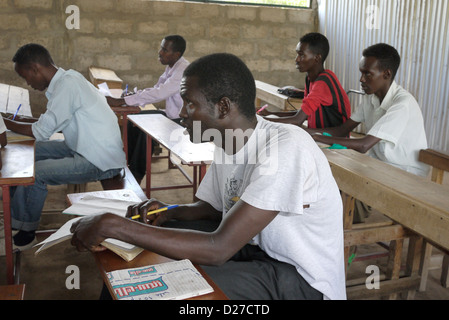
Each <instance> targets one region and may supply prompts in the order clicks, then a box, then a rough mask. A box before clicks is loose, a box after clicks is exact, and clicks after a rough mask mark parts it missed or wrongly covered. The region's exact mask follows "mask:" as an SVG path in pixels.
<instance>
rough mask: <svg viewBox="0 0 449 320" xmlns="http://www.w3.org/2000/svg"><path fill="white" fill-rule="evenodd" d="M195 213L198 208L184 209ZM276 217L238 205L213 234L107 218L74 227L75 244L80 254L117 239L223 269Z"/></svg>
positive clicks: (109, 215)
mask: <svg viewBox="0 0 449 320" xmlns="http://www.w3.org/2000/svg"><path fill="white" fill-rule="evenodd" d="M192 209H193V210H194V209H195V208H185V207H184V208H181V210H188V211H189V210H192ZM180 212H181V211H180ZM277 214H278V212H273V211H265V210H260V209H257V208H255V207H252V206H250V205H248V204H246V203H245V202H243V201H239V202H237V203H236V204H235V205H234V207H233V208H232V209H231V210H230V211H229V212H228V214H227V215H226V216H225V218H224V219H223V220H222V222H221V224H220V226H219V227H218V229H217V230H216V231H214V232H212V233H207V232H200V231H193V230H178V229H166V228H160V227H155V226H150V225H146V224H143V223H137V222H135V221H131V220H129V219H126V218H122V217H119V216H117V215H114V214H105V215H101V216H92V217H86V218H84V219H82V220H81V221H80V222H79V223H77V224H74V226H73V227H72V231H73V232H74V235H73V238H72V244H73V245H75V246H76V247H77V248H78V250H82V249H85V248H87V249H90V250H95V249H96V248H98V246H99V244H100V243H101V242H102V241H103V240H105V239H107V238H115V239H119V240H122V241H125V242H128V243H131V244H134V245H137V246H139V247H142V248H145V249H147V250H150V251H152V252H155V253H158V254H160V255H163V256H166V257H169V258H172V259H176V260H179V259H190V260H191V261H192V262H193V263H198V264H204V265H221V264H223V263H224V262H226V261H227V260H228V259H229V258H231V257H232V256H233V255H234V254H235V253H236V252H237V251H238V250H240V249H241V248H242V247H243V246H244V245H245V244H247V243H248V242H249V241H250V240H251V239H252V238H253V237H254V236H256V235H257V234H258V233H259V232H261V231H262V230H263V229H264V228H265V227H266V226H267V225H268V224H269V223H270V222H271V221H272V220H273V219H274V218H275V217H276V215H277ZM200 215H201V214H200Z"/></svg>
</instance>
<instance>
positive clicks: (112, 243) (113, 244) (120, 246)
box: [35, 217, 143, 261]
mask: <svg viewBox="0 0 449 320" xmlns="http://www.w3.org/2000/svg"><path fill="white" fill-rule="evenodd" d="M82 218H83V217H78V218H74V219H72V220H69V221H67V222H66V223H65V224H64V225H63V226H62V227H61V228H60V229H59V230H58V231H56V232H55V233H53V234H52V235H51V236H49V237H48V238H47V239H45V240H44V241H42V242H40V243H38V244H37V245H36V246H41V247H40V248H39V249H38V250H37V251H36V252H35V255H38V254H39V253H41V252H42V251H44V250H46V249H48V248H50V247H52V246H54V245H56V244H58V243H61V242H63V241H65V240H68V239H71V238H72V233H71V232H70V228H71V227H72V224H73V223H75V222H76V221H78V220H80V219H82ZM101 245H102V246H103V247H106V248H108V249H109V250H111V251H113V252H115V253H116V254H117V255H119V256H120V257H122V258H123V259H124V260H126V261H131V260H133V259H134V258H135V257H137V256H138V255H139V254H140V253H141V252H142V251H143V249H141V248H139V247H136V246H134V245H131V244H129V243H126V242H123V241H120V240H116V239H106V240H105V241H103V242H102V243H101Z"/></svg>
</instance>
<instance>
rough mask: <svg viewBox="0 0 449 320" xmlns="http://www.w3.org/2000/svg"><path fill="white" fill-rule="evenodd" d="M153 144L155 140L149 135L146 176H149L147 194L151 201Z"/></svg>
mask: <svg viewBox="0 0 449 320" xmlns="http://www.w3.org/2000/svg"><path fill="white" fill-rule="evenodd" d="M152 144H153V139H152V138H151V137H150V136H149V135H147V170H146V175H147V185H146V194H147V198H148V199H151V161H152V159H151V158H152V157H153V154H152V152H151V149H152Z"/></svg>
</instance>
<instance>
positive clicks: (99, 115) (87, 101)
mask: <svg viewBox="0 0 449 320" xmlns="http://www.w3.org/2000/svg"><path fill="white" fill-rule="evenodd" d="M45 94H46V96H47V98H48V104H47V110H46V112H45V113H44V114H43V115H41V117H40V118H39V120H38V121H37V122H35V123H33V125H32V130H33V134H34V137H35V138H36V140H37V141H44V140H48V139H49V138H50V137H51V136H52V135H53V134H54V133H56V132H62V133H63V134H64V139H65V142H66V144H67V146H68V147H69V148H70V149H72V150H73V151H75V152H77V153H79V154H80V155H82V156H83V157H84V158H86V159H87V160H88V161H89V162H91V163H92V164H94V165H95V166H96V167H98V168H99V169H101V170H102V171H107V170H110V169H118V168H123V167H124V166H125V165H126V157H125V152H124V151H123V142H122V139H121V134H120V128H119V126H118V123H117V117H116V116H115V114H114V112H113V111H112V110H111V108H110V107H109V106H108V104H107V102H106V98H105V97H104V96H102V95H101V94H100V92H99V91H98V89H96V88H95V87H94V86H93V85H92V84H91V83H89V82H88V81H87V80H86V78H84V76H83V75H81V74H80V73H79V72H76V71H74V70H68V71H65V70H64V69H62V68H59V69H58V71H57V72H56V74H55V75H54V77H53V79H52V80H51V82H50V85H49V86H48V89H47V92H46V93H45Z"/></svg>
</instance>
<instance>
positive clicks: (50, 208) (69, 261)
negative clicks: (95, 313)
mask: <svg viewBox="0 0 449 320" xmlns="http://www.w3.org/2000/svg"><path fill="white" fill-rule="evenodd" d="M186 169H188V168H186ZM153 179H154V180H153V181H154V184H155V185H161V184H166V183H167V181H180V182H181V183H184V182H185V181H182V180H184V177H183V176H182V175H181V174H180V172H179V171H178V170H168V169H167V162H166V160H158V161H157V166H156V169H155V173H154V178H153ZM95 190H101V188H100V184H99V183H90V184H88V191H95ZM65 192H66V187H65V186H60V187H49V196H48V199H47V202H46V205H45V208H44V210H45V211H46V213H45V214H44V215H43V217H42V222H41V228H42V229H44V230H48V229H53V228H58V227H59V226H61V225H62V224H63V223H64V222H65V221H67V219H69V218H70V217H66V216H65V215H62V214H60V212H61V211H62V210H63V209H65V208H66V207H67V205H66V203H65ZM152 197H154V198H158V199H160V200H162V201H166V202H168V203H180V204H181V203H190V202H192V197H193V194H192V190H191V189H181V190H169V191H158V192H154V193H153V194H152ZM43 239H44V238H42V237H41V239H39V240H43ZM368 249H369V248H368ZM362 250H363V248H362ZM35 251H36V249H32V250H29V251H27V252H24V253H22V255H21V268H20V282H21V283H24V284H25V285H26V290H25V299H26V300H96V299H98V297H99V295H100V291H101V288H102V279H101V277H100V274H99V272H98V270H97V267H96V265H95V261H94V259H93V256H92V255H91V254H90V253H78V252H77V251H76V250H75V249H74V247H72V246H71V245H70V241H66V242H63V243H60V244H58V245H56V246H54V247H52V248H50V249H48V250H46V251H44V252H42V253H41V254H39V255H37V256H35V255H34V252H35ZM383 259H385V258H383ZM4 261H5V259H4V257H0V265H3V266H4ZM375 263H376V264H380V265H381V264H383V263H385V261H384V260H379V261H376V262H375ZM69 266H77V267H78V268H79V270H80V289H74V290H69V289H67V288H66V280H67V279H68V278H69V276H70V275H71V274H69V273H66V269H67V267H69ZM364 268H365V266H364V263H362V262H357V263H354V264H353V265H352V266H351V268H350V269H349V274H348V278H354V277H358V276H359V274H362V276H363V270H364ZM360 272H362V273H360ZM356 273H357V274H356ZM439 273H440V270H432V271H431V272H430V275H429V279H428V287H427V290H426V291H425V292H417V293H416V294H415V300H447V299H449V289H444V288H443V287H442V286H441V285H439V276H440V275H439ZM5 278H6V277H5V269H4V268H0V285H4V284H5V283H6V282H5Z"/></svg>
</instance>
